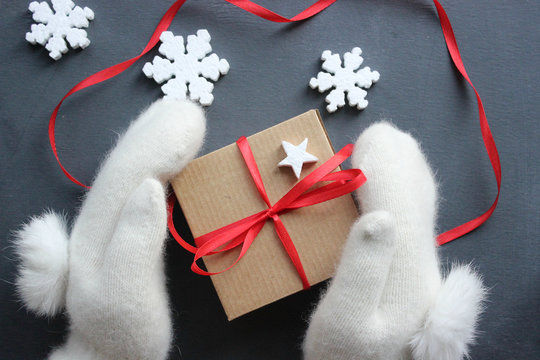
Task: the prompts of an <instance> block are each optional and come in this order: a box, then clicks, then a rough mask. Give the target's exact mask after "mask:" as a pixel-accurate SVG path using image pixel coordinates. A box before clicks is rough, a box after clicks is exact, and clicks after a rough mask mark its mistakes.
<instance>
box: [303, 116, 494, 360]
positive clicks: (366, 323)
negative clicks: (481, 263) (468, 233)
mask: <svg viewBox="0 0 540 360" xmlns="http://www.w3.org/2000/svg"><path fill="white" fill-rule="evenodd" d="M352 164H353V166H354V167H357V168H359V169H362V171H364V172H365V174H366V177H367V179H368V180H367V182H366V184H365V185H364V186H362V187H361V188H360V189H359V190H358V191H357V193H356V195H357V198H358V201H359V203H360V205H361V209H362V214H363V215H362V216H361V217H360V219H359V220H358V221H357V222H356V224H354V226H353V227H352V229H351V232H350V235H349V238H348V240H347V243H346V245H345V247H344V252H343V255H342V258H341V262H340V264H339V267H338V269H337V272H336V275H335V277H334V279H333V280H332V282H331V283H330V286H329V288H328V290H327V292H326V293H325V294H324V295H323V297H322V299H321V301H320V303H319V304H318V306H317V309H316V310H315V312H314V313H313V315H312V318H311V322H310V324H309V328H308V331H307V334H306V338H305V342H304V354H305V358H306V360H316V359H325V360H328V359H334V360H337V359H339V360H341V359H343V360H344V359H389V360H396V359H411V358H412V359H416V360H428V359H429V360H435V359H436V360H459V359H462V358H463V357H464V356H466V355H467V347H468V344H469V343H470V342H471V341H472V340H473V338H474V335H475V325H476V322H477V318H478V315H479V313H480V312H481V308H482V301H483V298H484V294H485V290H484V287H483V285H482V282H481V279H480V278H479V276H478V275H476V274H475V273H474V272H473V271H472V269H471V268H470V267H469V266H458V267H454V269H453V270H452V271H451V272H450V274H449V275H448V276H447V277H446V279H445V280H442V277H441V274H440V269H439V260H438V256H437V252H436V242H435V230H434V229H435V217H436V205H437V189H436V185H435V181H434V179H433V174H432V172H431V169H430V168H429V165H428V163H427V161H426V159H425V157H424V155H423V154H422V152H421V150H420V147H419V145H418V143H417V142H416V141H415V140H414V139H413V138H412V137H411V136H410V135H408V134H406V133H403V132H401V131H399V130H398V129H396V128H395V127H393V126H391V125H389V124H386V123H379V124H375V125H373V126H371V127H370V128H368V129H367V130H365V132H364V133H363V134H362V135H361V136H360V137H359V139H358V140H357V142H356V146H355V150H354V154H353V159H352Z"/></svg>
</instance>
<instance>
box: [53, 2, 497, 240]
mask: <svg viewBox="0 0 540 360" xmlns="http://www.w3.org/2000/svg"><path fill="white" fill-rule="evenodd" d="M185 1H186V0H177V1H176V2H175V3H174V4H173V5H172V6H171V7H170V8H169V9H168V10H167V12H166V13H165V15H164V16H163V18H162V19H161V21H160V22H159V24H158V26H157V27H156V30H155V31H154V33H153V34H152V37H151V38H150V41H149V42H148V44H147V45H146V47H145V48H144V50H143V51H142V52H141V54H139V55H138V56H136V57H134V58H132V59H129V60H126V61H124V62H122V63H120V64H116V65H114V66H111V67H109V68H107V69H105V70H102V71H100V72H98V73H96V74H94V75H91V76H90V77H88V78H86V79H84V80H83V81H81V82H80V83H78V84H77V85H75V87H73V88H72V89H71V90H70V91H69V92H68V93H67V94H66V95H65V96H64V97H63V98H62V100H60V102H59V103H58V105H57V106H56V108H55V109H54V111H53V113H52V115H51V117H50V119H49V140H50V143H51V148H52V150H53V153H54V156H55V157H56V160H57V162H58V164H59V165H60V168H61V169H62V171H63V172H64V174H65V175H66V176H67V177H68V178H69V179H70V180H71V181H73V182H74V183H76V184H78V185H80V186H83V187H86V188H88V186H86V185H84V184H83V183H81V182H80V181H79V180H77V179H76V178H75V177H73V176H72V175H71V174H70V173H69V172H68V171H67V170H66V169H65V168H64V166H63V165H62V163H61V162H60V158H59V157H58V153H57V150H56V141H55V130H54V129H55V123H56V116H57V114H58V111H59V109H60V106H61V105H62V103H63V102H64V100H65V99H66V98H68V97H69V96H71V95H72V94H74V93H76V92H77V91H80V90H82V89H84V88H87V87H89V86H92V85H95V84H98V83H100V82H102V81H105V80H107V79H110V78H112V77H114V76H116V75H118V74H120V73H121V72H123V71H124V70H126V69H127V68H129V67H130V66H131V65H132V64H133V63H135V62H136V61H137V60H138V59H139V58H140V57H141V56H143V55H144V54H146V53H147V52H148V51H150V50H151V49H152V48H153V47H154V46H155V45H156V44H157V43H158V41H159V36H160V35H161V33H162V32H163V31H165V30H167V29H168V27H169V25H170V24H171V22H172V20H173V18H174V17H175V15H176V13H177V12H178V10H179V9H180V7H181V6H182V5H183V4H184V3H185ZM226 1H228V2H229V3H231V4H233V5H235V6H238V7H239V8H241V9H243V10H245V11H248V12H250V13H252V14H254V15H257V16H259V17H261V18H263V19H266V20H269V21H273V22H281V23H283V22H294V21H302V20H305V19H308V18H310V17H312V16H314V15H316V14H318V13H320V12H321V11H323V10H324V9H326V8H327V7H329V6H330V5H332V4H333V3H334V2H336V1H337V0H319V1H317V2H315V3H314V4H313V5H311V6H309V7H308V8H307V9H305V10H304V11H302V12H300V13H299V14H298V15H296V16H294V17H292V18H290V19H289V18H286V17H283V16H281V15H278V14H276V13H274V12H272V11H270V10H268V9H266V8H264V7H262V6H260V5H257V4H255V3H254V2H252V1H250V0H226ZM433 3H434V4H435V7H436V8H437V13H438V15H439V20H440V23H441V28H442V31H443V34H444V39H445V41H446V46H447V47H448V51H449V53H450V56H451V58H452V61H453V62H454V65H455V66H456V68H457V69H458V71H459V72H460V73H461V75H462V76H463V77H464V78H465V80H467V82H468V83H469V84H470V85H471V87H472V88H473V90H474V92H475V95H476V100H477V102H478V113H479V119H480V129H481V132H482V139H483V141H484V145H485V147H486V150H487V153H488V156H489V160H490V162H491V166H492V167H493V172H494V174H495V179H496V181H497V196H496V198H495V201H494V202H493V204H492V205H491V206H490V208H489V209H488V210H487V211H486V212H485V213H483V214H482V215H480V216H478V217H477V218H475V219H473V220H470V221H468V222H466V223H465V224H462V225H460V226H457V227H455V228H454V229H451V230H448V231H446V232H445V233H442V234H440V235H439V236H438V237H437V243H438V244H439V245H442V244H445V243H447V242H449V241H452V240H454V239H457V238H459V237H460V236H463V235H465V234H467V233H468V232H470V231H472V230H474V229H476V228H477V227H479V226H480V225H481V224H483V223H484V222H485V221H486V220H487V219H488V218H489V217H490V216H491V214H492V213H493V211H494V210H495V208H496V207H497V203H498V201H499V195H500V191H501V162H500V159H499V154H498V152H497V147H496V145H495V140H494V139H493V135H492V133H491V130H490V128H489V124H488V121H487V117H486V113H485V111H484V106H483V104H482V100H481V99H480V95H479V94H478V92H477V91H476V88H475V87H474V85H473V84H472V82H471V80H470V78H469V76H468V74H467V72H466V70H465V66H464V64H463V61H462V59H461V55H460V53H459V48H458V45H457V41H456V38H455V36H454V31H453V30H452V26H451V24H450V20H449V19H448V16H447V15H446V12H445V11H444V9H443V7H442V5H441V4H440V3H439V1H438V0H433Z"/></svg>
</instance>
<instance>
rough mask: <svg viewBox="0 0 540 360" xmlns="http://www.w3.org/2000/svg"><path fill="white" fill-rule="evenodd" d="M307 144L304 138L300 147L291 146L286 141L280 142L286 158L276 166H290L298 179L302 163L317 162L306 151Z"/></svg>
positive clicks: (316, 159)
mask: <svg viewBox="0 0 540 360" xmlns="http://www.w3.org/2000/svg"><path fill="white" fill-rule="evenodd" d="M307 144H308V139H307V138H305V139H304V141H302V142H301V143H300V145H293V144H291V143H290V142H288V141H282V142H281V145H282V146H283V150H285V153H286V154H287V157H286V158H285V159H283V160H281V162H280V163H279V164H278V166H290V167H291V168H292V169H293V171H294V175H296V178H297V179H299V178H300V172H302V166H303V165H304V163H314V162H317V161H318V160H319V159H318V158H317V157H316V156H313V155H312V154H310V153H308V152H307V151H306V149H307Z"/></svg>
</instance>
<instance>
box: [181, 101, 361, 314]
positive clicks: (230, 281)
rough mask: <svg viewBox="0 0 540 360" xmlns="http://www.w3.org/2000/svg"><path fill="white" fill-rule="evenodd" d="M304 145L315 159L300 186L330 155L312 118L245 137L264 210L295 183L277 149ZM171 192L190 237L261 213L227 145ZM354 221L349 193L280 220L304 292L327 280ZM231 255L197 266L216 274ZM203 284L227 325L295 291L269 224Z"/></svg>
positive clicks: (313, 114)
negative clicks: (300, 271)
mask: <svg viewBox="0 0 540 360" xmlns="http://www.w3.org/2000/svg"><path fill="white" fill-rule="evenodd" d="M305 138H308V139H309V140H308V146H307V152H309V153H310V154H313V155H315V156H316V157H317V158H318V159H319V160H318V161H317V162H316V163H311V164H304V166H303V168H302V172H301V177H300V180H301V179H302V178H303V177H305V176H306V175H307V174H309V173H310V172H311V171H313V170H314V169H316V168H317V167H318V166H320V165H321V164H322V163H324V162H325V161H327V160H328V159H330V158H331V157H332V156H333V155H334V150H333V148H332V144H331V143H330V140H329V138H328V135H327V133H326V130H325V128H324V125H323V123H322V120H321V118H320V115H319V113H318V111H316V110H311V111H308V112H306V113H304V114H302V115H299V116H297V117H294V118H292V119H290V120H287V121H285V122H282V123H280V124H278V125H275V126H273V127H271V128H269V129H266V130H264V131H262V132H259V133H257V134H254V135H252V136H249V137H248V141H249V144H250V146H251V149H252V152H253V155H254V158H255V161H256V163H257V166H258V168H259V171H260V174H261V177H262V180H263V182H264V186H265V188H266V192H267V194H268V197H269V199H270V201H271V203H272V204H275V203H276V202H277V201H278V200H279V199H280V198H281V197H282V196H283V195H285V194H286V193H287V192H288V191H289V190H290V189H291V188H292V187H293V186H294V185H295V184H296V183H297V182H298V181H299V180H298V179H297V178H296V176H295V175H294V173H293V171H292V169H291V168H289V167H278V166H277V165H278V163H279V162H280V161H281V160H283V159H284V158H285V157H286V154H285V151H284V150H283V148H282V145H281V142H282V140H285V141H288V142H290V143H292V144H294V145H298V144H300V143H301V142H302V141H303V140H304V139H305ZM336 170H340V169H339V168H338V169H336ZM172 186H173V189H174V191H175V194H176V196H177V198H178V201H179V203H180V206H181V208H182V211H183V213H184V216H185V218H186V220H187V222H188V225H189V228H190V230H191V232H192V234H193V237H194V238H197V237H199V236H201V235H204V234H206V233H209V232H211V231H213V230H216V229H218V228H221V227H223V226H225V225H228V224H231V223H233V222H235V221H237V220H240V219H243V218H245V217H247V216H250V215H252V214H254V213H257V212H259V211H261V210H264V209H268V206H267V205H266V204H265V203H264V201H263V199H262V198H261V195H260V194H259V193H258V191H257V189H256V187H255V184H254V182H253V178H252V177H251V175H250V174H249V171H248V168H247V166H246V163H245V162H244V159H243V158H242V155H241V154H240V151H239V150H238V147H237V145H236V144H234V143H233V144H231V145H228V146H226V147H224V148H221V149H219V150H217V151H214V152H212V153H210V154H207V155H204V156H202V157H200V158H198V159H195V160H193V161H192V162H191V163H190V164H189V165H188V166H187V167H186V168H185V169H184V170H183V171H182V172H181V173H180V174H179V175H178V176H177V177H175V178H174V179H173V181H172ZM357 217H358V212H357V209H356V206H355V204H354V201H353V199H352V196H351V194H347V195H344V196H341V197H339V198H336V199H333V200H329V201H326V202H323V203H320V204H317V205H313V206H310V207H304V208H299V209H296V210H293V211H290V212H287V213H285V214H282V215H280V218H281V220H282V222H283V224H284V225H285V228H286V229H287V231H288V232H289V234H290V237H291V239H292V241H293V243H294V245H295V247H296V249H297V251H298V254H299V257H300V260H301V262H302V265H303V267H304V270H305V272H306V276H307V279H308V280H309V283H310V284H311V285H314V284H317V283H319V282H321V281H323V280H326V279H328V278H330V277H331V276H332V275H333V273H334V271H335V267H336V264H337V261H338V260H339V257H340V255H341V249H342V247H343V245H344V242H345V240H346V238H347V236H348V233H349V229H350V227H351V225H352V223H353V222H354V221H355V219H356V218H357ZM239 252H240V249H239V248H235V249H232V250H229V251H227V252H224V253H219V254H214V255H209V256H206V257H204V259H203V260H204V265H205V266H206V268H207V270H208V271H209V272H219V271H221V270H224V269H226V268H227V267H229V266H230V265H231V264H232V263H233V262H234V260H235V259H236V258H237V256H238V254H239ZM211 278H212V282H213V284H214V287H215V289H216V291H217V294H218V296H219V299H220V301H221V304H222V305H223V308H224V310H225V312H226V314H227V317H228V319H229V320H232V319H234V318H237V317H239V316H241V315H243V314H246V313H248V312H250V311H253V310H255V309H257V308H260V307H262V306H264V305H267V304H270V303H272V302H274V301H276V300H278V299H281V298H284V297H286V296H288V295H291V294H293V293H296V292H298V291H300V290H302V289H303V286H302V281H301V279H300V277H299V275H298V273H297V271H296V269H295V267H294V265H293V264H292V261H291V259H290V258H289V256H288V254H287V253H286V251H285V249H284V247H283V245H282V243H281V241H280V239H279V238H278V236H277V234H276V230H275V228H274V225H273V222H272V221H267V222H266V223H265V225H264V227H263V228H262V230H261V231H260V233H259V235H258V236H257V237H256V239H255V240H254V242H253V244H252V245H251V247H250V248H249V250H248V251H247V253H246V254H245V256H244V257H243V258H242V259H241V260H240V261H239V262H238V263H237V264H236V265H235V266H234V267H232V268H231V269H229V270H227V271H225V272H223V273H221V274H218V275H212V276H211Z"/></svg>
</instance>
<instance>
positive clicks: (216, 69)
mask: <svg viewBox="0 0 540 360" xmlns="http://www.w3.org/2000/svg"><path fill="white" fill-rule="evenodd" d="M159 39H160V40H161V42H162V44H161V45H160V47H159V52H160V54H162V55H164V56H165V57H166V59H164V58H162V57H159V56H156V57H154V60H152V62H148V63H146V64H145V65H144V67H143V72H144V74H145V75H146V76H147V77H149V78H152V77H153V78H154V80H155V81H156V82H157V83H158V84H161V83H163V82H164V81H166V83H165V84H164V85H162V86H161V90H162V91H163V93H164V94H165V96H164V97H165V98H174V99H185V98H186V97H187V92H188V90H189V98H190V99H191V100H194V101H198V102H199V103H200V104H201V105H204V106H208V105H211V104H212V102H213V101H214V95H212V90H213V89H214V84H212V83H211V82H210V81H208V80H207V79H211V80H213V81H217V80H218V79H219V77H220V75H225V74H227V72H228V71H229V63H228V62H227V60H225V59H220V58H219V57H218V56H217V55H216V54H211V55H208V54H209V53H210V52H211V51H212V47H211V46H210V39H211V38H210V34H209V33H208V31H207V30H204V29H202V30H199V31H197V35H189V36H188V37H187V45H186V46H184V38H183V37H182V36H174V35H173V33H172V32H170V31H164V32H163V33H162V34H161V36H160V38H159Z"/></svg>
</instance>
